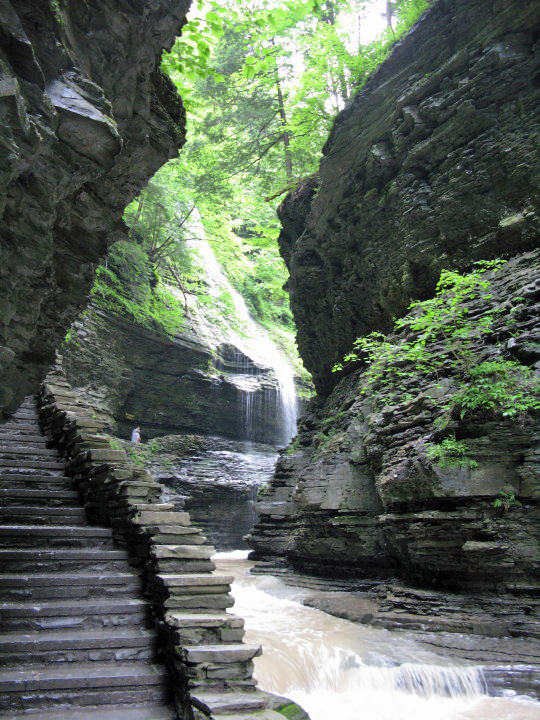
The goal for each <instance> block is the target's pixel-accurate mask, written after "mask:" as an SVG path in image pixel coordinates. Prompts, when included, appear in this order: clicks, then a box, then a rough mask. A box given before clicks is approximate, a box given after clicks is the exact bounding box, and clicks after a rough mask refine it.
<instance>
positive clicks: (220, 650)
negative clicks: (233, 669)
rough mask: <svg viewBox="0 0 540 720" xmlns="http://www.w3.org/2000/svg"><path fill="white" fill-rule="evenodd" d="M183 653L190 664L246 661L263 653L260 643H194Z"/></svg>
mask: <svg viewBox="0 0 540 720" xmlns="http://www.w3.org/2000/svg"><path fill="white" fill-rule="evenodd" d="M182 654H183V655H184V657H185V659H186V661H187V662H188V663H190V664H193V665H194V664H197V663H216V664H222V663H225V664H228V663H244V662H249V661H250V660H252V659H253V658H254V657H257V656H259V655H261V654H262V647H261V646H260V645H245V644H244V643H239V644H236V645H232V644H230V645H194V646H191V647H186V648H184V649H183V651H182Z"/></svg>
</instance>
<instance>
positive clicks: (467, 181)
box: [279, 0, 540, 394]
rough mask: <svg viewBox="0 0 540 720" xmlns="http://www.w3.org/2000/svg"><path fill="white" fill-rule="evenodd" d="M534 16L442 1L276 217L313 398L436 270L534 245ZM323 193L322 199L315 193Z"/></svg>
mask: <svg viewBox="0 0 540 720" xmlns="http://www.w3.org/2000/svg"><path fill="white" fill-rule="evenodd" d="M539 26H540V6H539V5H538V4H537V3H531V2H525V3H523V2H518V1H517V0H514V1H513V2H508V0H496V2H492V1H491V0H439V2H436V3H435V4H434V6H433V7H432V9H431V10H430V11H429V12H428V13H427V15H426V16H424V18H423V19H422V20H421V21H420V22H419V23H418V24H417V25H416V26H415V27H414V28H413V30H412V31H411V32H410V33H409V35H408V36H407V37H406V38H405V39H404V40H403V41H402V42H400V44H399V45H398V46H397V47H396V48H395V50H394V52H393V53H392V55H391V57H390V58H389V59H388V60H386V62H384V63H383V65H382V66H381V67H380V68H379V70H378V71H377V72H376V73H375V75H374V76H373V77H372V79H371V80H370V81H369V82H368V83H367V85H366V87H365V88H364V89H362V90H361V91H360V92H359V94H358V95H357V96H356V97H355V98H354V99H353V100H352V102H351V103H350V104H349V105H348V106H347V108H346V109H345V110H344V111H343V112H342V113H341V114H340V115H339V116H338V117H337V119H336V122H335V124H334V128H333V131H332V133H331V136H330V139H329V140H328V142H327V143H326V146H325V149H324V157H323V160H322V161H321V165H320V171H319V176H320V182H317V181H315V180H313V179H312V180H309V181H308V182H307V183H305V184H304V185H302V186H300V188H299V189H297V190H296V191H295V192H294V193H292V194H291V195H289V196H288V197H287V198H286V199H285V201H284V202H283V203H282V205H281V207H280V210H279V214H280V217H281V219H282V222H283V231H282V233H281V237H280V247H281V251H282V254H283V257H284V259H285V261H286V262H287V265H288V267H289V270H290V276H291V277H290V280H289V283H288V285H289V289H290V295H291V303H292V308H293V311H294V316H295V319H296V322H297V326H298V343H299V348H300V351H301V355H302V357H303V359H304V362H305V364H306V367H307V368H308V369H309V370H310V372H312V374H313V377H314V380H315V383H316V386H317V388H318V390H319V391H320V392H322V393H324V394H327V393H328V392H329V390H330V389H331V387H332V386H333V385H334V384H335V382H336V379H337V378H336V376H332V374H331V372H330V369H331V367H332V365H333V364H334V363H335V362H336V361H337V360H340V359H341V357H342V356H343V354H344V353H345V352H347V351H348V350H349V348H350V347H351V345H352V342H353V340H354V339H355V338H356V337H357V336H358V335H361V334H364V333H366V332H369V331H371V330H383V331H386V330H388V329H389V328H390V326H391V323H392V318H393V317H399V316H402V315H403V314H404V312H405V310H406V308H407V305H408V303H409V302H410V300H411V299H425V298H427V297H429V296H430V295H431V293H432V292H433V289H434V286H435V283H436V281H437V279H438V277H439V273H440V270H441V268H443V267H454V268H460V269H465V268H468V267H469V266H470V264H471V262H472V261H473V260H477V259H480V258H491V257H497V256H500V255H504V256H509V255H513V254H515V253H517V252H519V251H523V250H526V249H531V248H534V247H537V245H538V233H539V229H540V228H539V225H540V222H539V217H538V197H539V193H538V185H539V182H540V175H539V165H538V154H537V148H538V143H539V139H540V138H539V130H538V105H539V102H540V83H539V77H540V68H539V59H538V45H537V37H538V28H539ZM317 185H318V191H317V192H315V187H316V186H317Z"/></svg>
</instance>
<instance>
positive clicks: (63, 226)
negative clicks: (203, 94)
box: [0, 0, 189, 408]
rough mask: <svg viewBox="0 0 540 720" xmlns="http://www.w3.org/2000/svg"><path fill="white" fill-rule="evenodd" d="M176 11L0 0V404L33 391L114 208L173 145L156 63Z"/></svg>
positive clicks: (86, 282)
mask: <svg viewBox="0 0 540 720" xmlns="http://www.w3.org/2000/svg"><path fill="white" fill-rule="evenodd" d="M188 5H189V2H188V0H181V1H180V2H173V1H172V0H157V1H156V2H150V1H149V0H134V2H130V3H126V2H122V0H108V1H107V2H102V1H101V0H99V1H98V0H88V1H87V2H84V3H80V2H76V1H75V0H62V1H61V2H50V3H49V2H42V3H36V2H33V1H32V0H18V2H17V3H10V2H8V1H7V0H6V1H5V2H3V4H2V9H1V12H0V27H1V32H0V43H1V50H0V71H1V79H0V107H1V112H2V127H1V130H0V137H1V143H0V216H1V220H0V232H1V236H2V245H1V248H0V317H1V323H0V370H1V372H0V377H1V386H0V408H1V407H2V406H5V407H7V408H13V407H14V405H15V404H16V401H17V400H18V399H20V398H21V397H22V395H24V394H25V393H26V392H30V391H33V390H34V389H35V386H36V382H37V380H38V379H39V377H40V376H41V375H42V373H43V369H44V367H45V366H46V365H47V364H48V363H49V362H50V361H51V360H52V358H53V353H54V350H55V348H56V347H58V345H59V343H60V341H61V340H62V338H63V336H64V335H65V332H66V330H67V328H68V326H69V324H70V323H71V322H72V320H73V319H74V317H75V315H76V313H77V311H78V310H79V309H80V308H81V306H82V305H84V304H85V301H86V295H87V293H88V290H89V288H90V285H91V282H92V279H93V275H94V268H95V265H96V263H97V261H98V259H99V258H100V257H102V256H103V255H104V253H105V251H106V249H107V246H108V245H109V244H110V243H111V242H113V241H115V240H118V239H120V238H122V237H125V236H124V234H123V232H124V231H123V224H122V221H121V218H122V211H123V209H124V207H125V206H126V205H127V204H128V203H129V202H130V201H131V200H132V199H133V197H134V196H135V195H136V194H137V192H138V191H139V190H140V189H141V187H142V186H143V185H144V184H145V182H146V181H147V180H148V178H149V177H150V176H151V175H152V174H153V173H154V172H155V171H156V170H157V169H158V168H159V167H160V166H161V165H162V164H163V163H164V162H165V161H166V160H167V159H168V158H171V157H173V156H174V155H176V153H177V150H178V147H179V146H180V145H181V144H182V142H183V140H184V110H183V107H182V104H181V102H180V99H179V98H178V96H177V95H176V91H175V90H174V89H173V87H172V85H171V83H170V82H169V81H168V79H167V78H165V77H164V76H163V75H162V74H161V73H160V71H159V69H158V67H159V61H160V56H161V52H162V49H163V48H166V49H169V48H170V47H171V45H172V43H173V42H174V38H175V36H176V35H177V34H178V33H179V31H180V28H181V27H182V25H183V23H184V22H185V19H184V18H185V12H186V10H187V7H188Z"/></svg>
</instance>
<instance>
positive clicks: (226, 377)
mask: <svg viewBox="0 0 540 720" xmlns="http://www.w3.org/2000/svg"><path fill="white" fill-rule="evenodd" d="M219 335H220V334H219V332H218V330H217V329H216V331H215V332H214V341H213V342H210V341H209V340H208V339H207V338H205V336H204V335H202V334H201V333H199V332H197V331H196V329H195V330H194V329H191V330H188V331H186V332H182V333H179V334H178V335H177V336H176V337H175V338H174V339H173V340H171V339H168V338H163V337H160V336H158V335H156V334H154V333H152V332H150V331H149V330H145V329H143V328H141V327H139V326H137V325H134V324H133V323H130V322H129V321H127V320H124V319H122V318H118V317H114V316H112V315H110V314H106V313H104V312H102V311H101V310H97V309H95V308H93V307H90V308H89V309H88V311H87V312H86V313H85V316H84V317H83V318H80V319H79V320H77V321H76V322H75V323H74V325H73V329H72V334H71V341H70V342H69V344H68V345H67V347H66V348H65V350H64V366H65V369H66V373H67V376H68V379H69V381H70V383H71V384H72V386H73V387H74V388H75V389H76V390H77V393H78V394H79V395H80V396H81V397H83V398H84V399H85V400H86V401H87V402H88V403H89V404H90V405H91V406H92V407H93V408H94V410H95V412H96V413H97V414H98V416H100V417H101V418H102V419H103V420H104V421H106V422H107V424H108V426H109V428H110V429H112V430H113V431H114V432H119V434H120V435H121V436H124V437H129V435H130V434H131V430H132V428H133V427H134V425H140V426H141V431H142V436H143V439H144V440H148V439H149V438H152V437H155V436H159V435H166V434H181V433H189V434H193V433H196V434H201V435H218V436H221V437H224V438H229V439H232V440H240V441H253V442H260V443H268V444H272V445H278V444H281V442H282V438H283V427H282V420H283V418H282V413H281V409H280V396H279V386H278V383H277V380H276V377H275V375H274V374H273V373H272V370H271V369H270V368H268V367H263V366H260V365H258V364H257V363H256V362H254V361H253V360H251V359H250V358H248V357H247V356H246V355H244V354H243V353H242V352H241V351H240V350H239V349H238V348H236V347H234V346H233V345H231V344H230V343H229V342H227V341H226V338H225V337H223V338H220V337H219Z"/></svg>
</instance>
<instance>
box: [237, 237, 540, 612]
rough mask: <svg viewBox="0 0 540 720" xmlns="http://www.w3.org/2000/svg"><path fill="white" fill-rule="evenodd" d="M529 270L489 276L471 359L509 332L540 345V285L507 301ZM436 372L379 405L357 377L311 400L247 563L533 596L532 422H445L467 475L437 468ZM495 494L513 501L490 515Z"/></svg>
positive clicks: (525, 259) (536, 546)
mask: <svg viewBox="0 0 540 720" xmlns="http://www.w3.org/2000/svg"><path fill="white" fill-rule="evenodd" d="M539 271H540V253H539V252H538V251H535V252H531V253H525V254H523V255H521V256H519V257H517V258H514V259H513V260H511V261H509V262H508V263H507V264H506V265H504V266H503V267H502V268H501V269H500V270H498V271H497V273H494V274H493V275H492V276H491V286H490V287H491V293H492V297H491V298H489V299H480V300H476V301H475V302H477V303H479V306H480V305H482V303H486V304H487V303H489V307H492V308H493V309H494V310H495V313H494V317H495V318H496V319H495V321H494V324H493V328H492V332H491V333H490V334H489V336H488V335H486V336H482V337H481V338H480V339H479V341H478V342H479V346H478V347H477V348H476V349H475V352H477V353H482V354H483V355H482V357H501V355H500V353H501V348H503V349H504V346H505V342H506V338H507V337H508V336H511V337H513V338H515V339H517V340H519V338H520V337H521V336H522V334H525V333H526V335H527V338H533V339H534V340H535V341H537V340H538V338H540V322H539V318H540V312H539V310H540V306H539V304H538V303H539V300H540V286H537V285H536V284H535V285H534V287H535V288H538V289H537V290H535V293H536V294H534V293H533V294H531V295H530V297H529V300H528V302H527V303H525V304H523V305H519V304H517V303H519V302H520V301H516V303H513V302H512V299H513V298H515V297H521V293H522V289H523V287H529V284H530V283H531V280H533V279H534V281H533V282H534V283H536V282H537V281H536V278H537V277H538V273H539ZM508 308H510V309H511V308H516V309H515V310H514V311H511V310H510V311H509V310H508ZM477 309H478V308H477ZM499 310H500V312H499ZM471 312H472V306H471ZM510 321H511V322H510ZM496 343H497V344H496ZM435 351H436V348H435V349H434V352H435ZM445 374H446V375H447V377H446V378H445V379H444V381H442V382H441V381H439V380H438V379H434V380H433V379H432V380H428V379H427V376H423V375H417V374H414V373H413V374H412V376H411V377H409V378H408V379H407V380H405V381H404V382H405V383H406V384H407V383H408V384H407V386H406V387H405V388H404V392H405V397H404V399H402V400H401V401H396V400H395V399H394V400H392V403H391V404H388V403H389V398H390V395H389V394H388V393H390V392H391V391H390V390H389V389H388V388H386V389H385V387H384V386H381V387H378V388H377V391H376V393H375V394H373V391H372V390H369V388H368V391H367V393H366V394H363V392H362V389H365V385H364V384H363V383H364V379H363V373H362V370H357V371H356V372H354V373H353V374H351V375H349V376H348V377H345V378H343V379H342V380H341V382H340V383H339V384H338V385H337V386H336V388H335V389H334V391H333V392H332V393H331V395H330V396H329V397H328V398H327V400H326V401H322V400H321V399H318V400H317V401H316V402H314V403H313V405H312V407H311V408H310V409H309V411H308V413H307V414H306V416H305V417H304V418H301V419H300V421H299V427H300V433H299V435H298V438H297V439H296V440H295V442H294V443H293V445H292V446H291V447H290V448H289V449H288V450H286V451H283V452H282V453H281V455H280V460H279V462H278V465H277V470H276V474H275V477H274V479H273V480H272V482H271V484H270V486H269V487H268V488H266V489H265V493H264V497H261V498H260V502H259V503H258V507H257V509H258V512H259V514H260V519H259V522H258V523H257V525H256V526H255V528H254V529H253V531H252V532H251V534H250V536H249V544H250V546H251V547H252V548H253V549H254V551H255V552H254V555H253V558H254V559H257V560H259V561H262V562H264V563H272V562H275V560H276V559H278V560H279V559H281V558H285V559H286V560H287V563H288V564H289V566H290V567H291V568H293V569H294V570H297V571H303V572H313V573H317V574H320V575H326V576H330V577H336V576H350V577H357V578H362V577H378V578H389V577H393V576H395V575H399V576H401V577H402V578H404V579H406V580H407V581H409V582H411V583H414V584H415V585H418V586H423V587H434V588H439V589H443V588H444V589H447V590H453V591H470V592H472V593H498V594H500V595H501V596H506V597H508V596H512V595H516V596H518V595H519V596H520V597H521V596H524V595H527V596H529V597H536V596H537V595H538V593H539V592H540V582H539V581H540V575H539V572H538V569H539V567H540V532H539V527H540V525H539V523H538V520H539V518H540V514H539V513H540V505H539V482H540V454H539V452H538V442H539V435H538V417H537V412H535V411H532V412H529V413H523V414H522V415H521V416H519V417H516V418H505V417H502V416H497V415H495V414H492V413H489V412H486V413H480V414H476V415H470V416H467V417H465V418H464V419H462V420H458V418H455V419H453V420H452V422H453V425H452V428H453V431H454V432H456V437H458V438H460V439H463V441H466V444H467V446H468V448H469V450H468V457H469V459H470V460H471V461H474V462H475V463H477V465H473V466H472V467H471V465H470V464H468V463H464V464H462V465H458V466H451V465H447V466H444V467H443V466H441V465H440V464H437V462H434V461H431V460H430V459H429V457H428V456H427V455H426V448H427V447H428V446H429V445H430V443H433V442H436V441H437V438H439V437H440V436H438V435H437V432H438V431H437V428H436V425H435V420H436V418H437V417H439V416H440V414H441V412H443V410H442V408H443V406H444V398H445V397H446V393H447V391H448V388H450V387H452V383H453V382H454V381H453V377H452V374H451V371H445ZM432 386H436V387H432ZM439 386H440V387H439ZM432 390H433V391H434V392H433V393H432ZM370 392H371V393H372V394H371V395H370ZM501 491H504V492H506V493H509V494H510V495H511V494H512V493H513V494H514V495H515V497H516V498H518V499H519V503H520V504H518V503H517V502H514V503H510V504H509V506H508V507H507V508H504V507H496V506H495V500H496V499H497V498H498V497H500V495H499V493H500V492H501ZM508 602H510V600H509V601H508ZM534 622H536V623H538V617H535V620H534Z"/></svg>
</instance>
